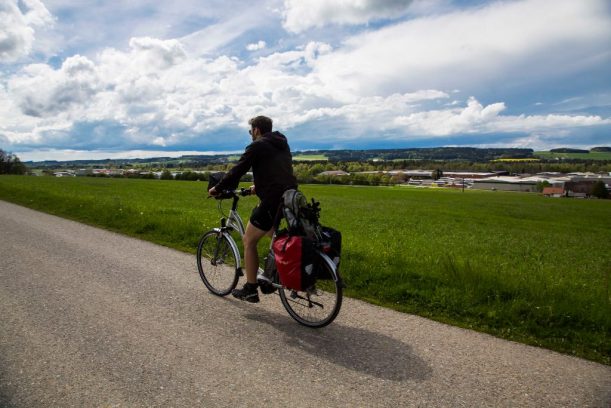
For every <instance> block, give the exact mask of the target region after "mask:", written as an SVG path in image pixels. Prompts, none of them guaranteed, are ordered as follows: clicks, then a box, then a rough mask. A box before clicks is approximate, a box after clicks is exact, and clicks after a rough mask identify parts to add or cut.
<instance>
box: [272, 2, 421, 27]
mask: <svg viewBox="0 0 611 408" xmlns="http://www.w3.org/2000/svg"><path fill="white" fill-rule="evenodd" d="M411 3H412V0H308V1H302V0H285V1H284V22H283V25H284V28H286V29H287V30H289V31H291V32H294V33H299V32H302V31H305V30H307V29H309V28H312V27H323V26H325V25H328V24H364V23H368V22H370V21H372V20H379V19H388V18H397V17H400V16H401V15H404V14H405V13H406V11H407V9H408V7H409V5H410V4H411Z"/></svg>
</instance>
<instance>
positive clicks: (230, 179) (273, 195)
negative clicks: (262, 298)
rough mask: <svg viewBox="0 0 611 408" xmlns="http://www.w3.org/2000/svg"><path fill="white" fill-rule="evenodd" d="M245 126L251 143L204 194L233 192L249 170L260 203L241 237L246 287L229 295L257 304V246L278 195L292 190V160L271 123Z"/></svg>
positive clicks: (267, 230) (260, 118) (276, 205)
mask: <svg viewBox="0 0 611 408" xmlns="http://www.w3.org/2000/svg"><path fill="white" fill-rule="evenodd" d="M248 124H249V125H250V130H249V131H248V132H249V133H250V135H251V137H252V143H251V144H249V145H248V146H246V150H245V151H244V154H242V157H240V160H239V161H238V163H237V164H236V165H235V166H234V167H233V168H232V169H231V170H229V171H228V172H227V174H226V175H225V176H224V177H223V178H222V179H221V181H220V182H219V183H218V184H217V185H216V186H214V187H212V188H211V189H210V190H209V191H208V194H210V195H211V196H216V195H218V194H220V193H221V192H222V191H223V190H231V189H233V188H235V187H236V186H237V185H238V183H239V181H240V178H241V177H242V176H243V175H244V174H246V172H247V171H248V170H250V169H251V168H252V172H253V178H254V186H252V187H251V190H252V192H253V193H255V194H256V195H257V196H258V197H259V199H260V200H261V201H260V202H259V204H258V205H257V206H256V207H255V208H254V209H253V211H252V214H251V216H250V220H249V222H248V224H247V226H246V231H245V233H244V237H243V242H244V263H245V266H246V283H245V284H244V286H243V287H242V289H234V290H233V291H232V292H231V294H232V295H233V296H234V297H236V298H238V299H241V300H246V301H248V302H251V303H257V302H258V301H259V293H258V290H257V288H258V284H257V271H258V269H259V253H258V251H257V244H258V242H259V241H260V240H261V238H263V236H264V235H266V234H268V233H270V232H271V230H272V228H273V224H274V219H275V217H276V212H277V210H278V208H279V206H280V202H281V201H282V194H283V193H284V192H285V191H286V190H288V189H296V188H297V179H296V178H295V176H294V175H293V158H292V155H291V150H290V148H289V145H288V143H287V140H286V137H285V136H284V135H283V134H282V133H280V132H272V120H271V119H270V118H268V117H266V116H257V117H254V118H252V119H250V120H249V121H248Z"/></svg>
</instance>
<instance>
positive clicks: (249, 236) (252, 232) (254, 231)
mask: <svg viewBox="0 0 611 408" xmlns="http://www.w3.org/2000/svg"><path fill="white" fill-rule="evenodd" d="M268 232H269V231H263V230H261V229H259V228H257V227H255V226H254V225H252V224H251V223H250V222H249V223H248V224H247V225H246V231H245V233H244V237H243V238H242V242H243V243H244V264H245V266H246V281H247V282H249V283H257V271H258V270H259V253H258V251H257V244H258V243H259V241H260V240H261V238H263V236H265V235H266V234H268Z"/></svg>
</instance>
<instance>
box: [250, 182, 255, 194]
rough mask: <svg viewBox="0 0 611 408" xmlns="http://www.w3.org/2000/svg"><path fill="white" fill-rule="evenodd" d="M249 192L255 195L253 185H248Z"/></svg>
mask: <svg viewBox="0 0 611 408" xmlns="http://www.w3.org/2000/svg"><path fill="white" fill-rule="evenodd" d="M250 194H252V195H255V194H256V193H255V185H254V184H253V185H252V186H250Z"/></svg>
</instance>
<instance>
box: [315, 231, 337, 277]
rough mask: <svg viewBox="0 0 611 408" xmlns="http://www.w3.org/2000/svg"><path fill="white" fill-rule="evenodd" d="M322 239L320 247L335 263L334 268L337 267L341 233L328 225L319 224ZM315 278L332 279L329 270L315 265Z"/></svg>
mask: <svg viewBox="0 0 611 408" xmlns="http://www.w3.org/2000/svg"><path fill="white" fill-rule="evenodd" d="M321 232H322V234H321V235H322V239H321V249H322V252H323V253H324V254H325V255H327V256H328V257H329V258H331V260H332V261H333V263H334V264H335V269H336V270H338V269H339V261H340V259H341V254H342V233H341V232H339V231H338V230H336V229H333V228H330V227H323V226H321ZM316 279H333V277H332V276H331V275H330V274H329V272H328V271H327V270H326V269H325V268H323V267H321V266H318V267H316Z"/></svg>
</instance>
